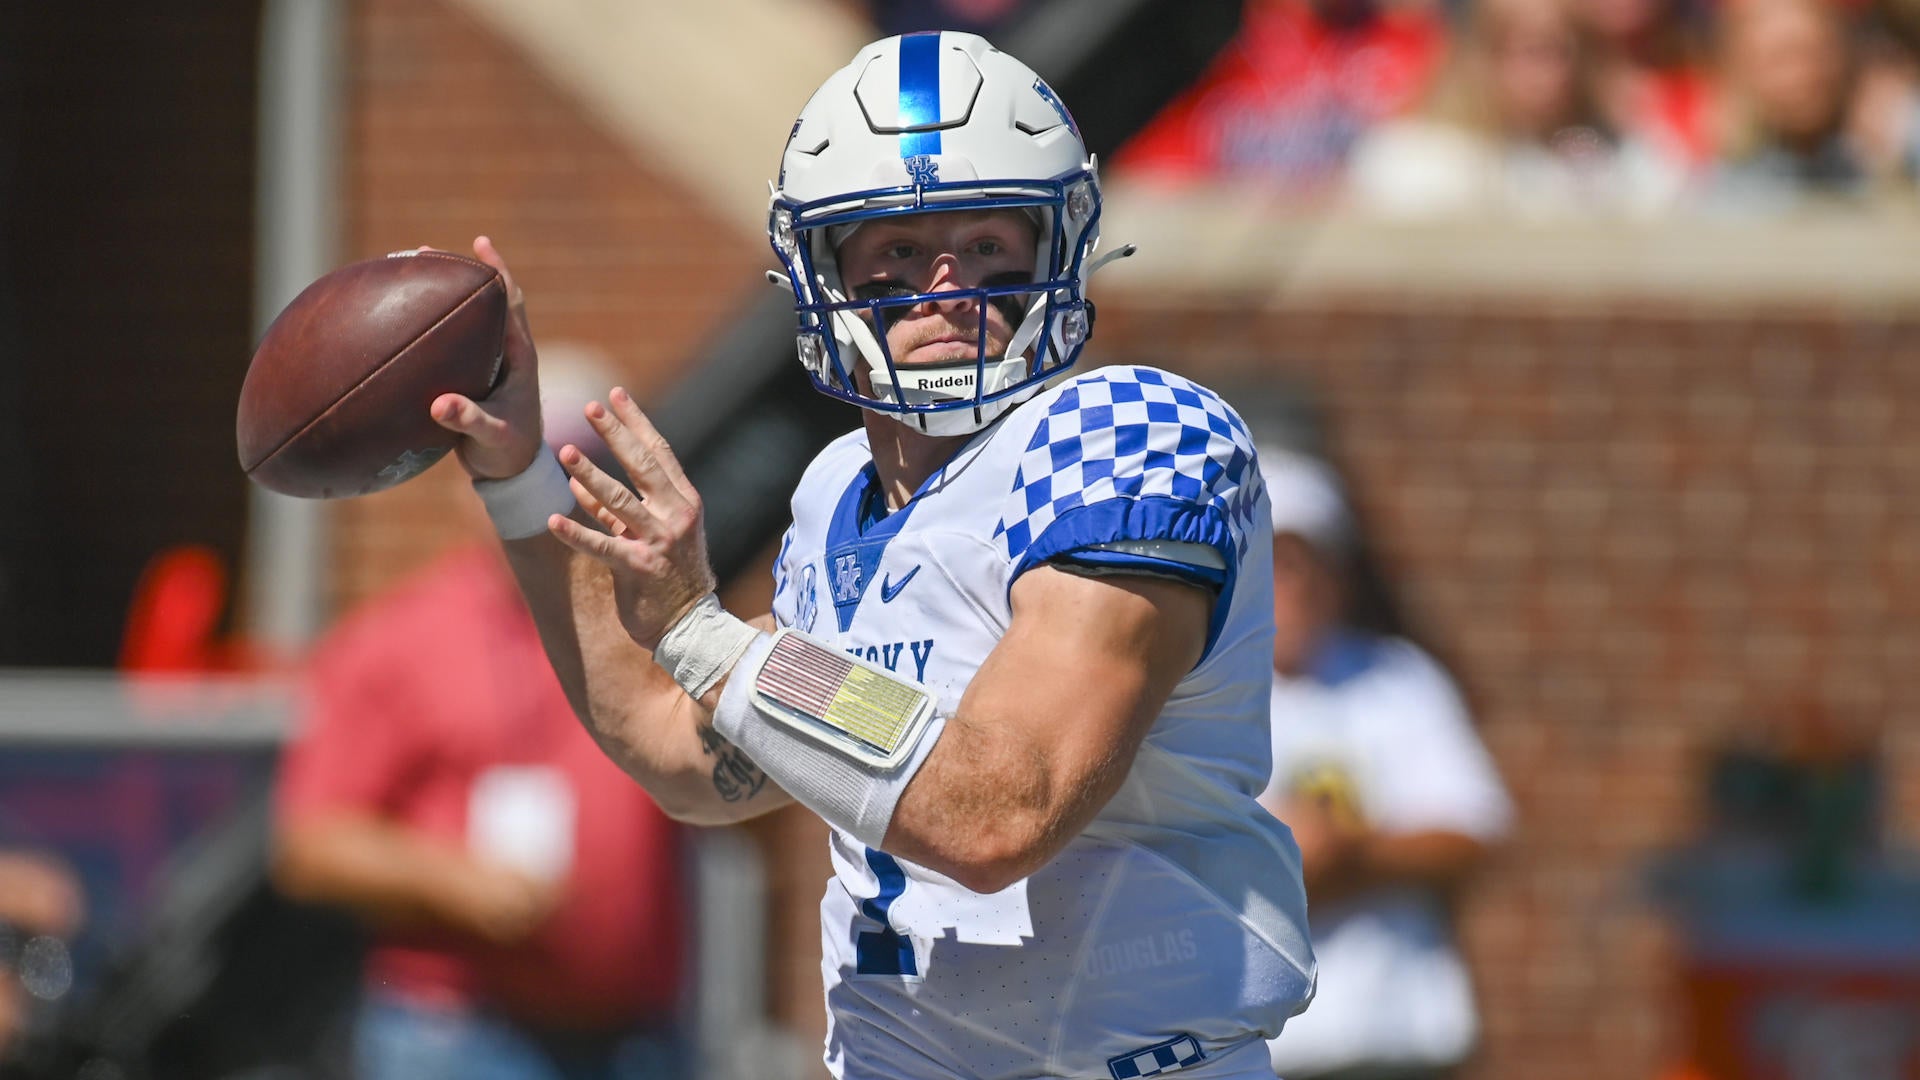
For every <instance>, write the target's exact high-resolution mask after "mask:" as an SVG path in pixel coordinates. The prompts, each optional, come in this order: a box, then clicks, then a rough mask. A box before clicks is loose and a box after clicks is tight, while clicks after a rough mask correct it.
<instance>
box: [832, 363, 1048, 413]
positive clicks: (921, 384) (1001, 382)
mask: <svg viewBox="0 0 1920 1080" xmlns="http://www.w3.org/2000/svg"><path fill="white" fill-rule="evenodd" d="M895 370H896V371H897V372H898V373H899V375H900V383H899V385H898V386H896V385H894V382H893V380H892V379H890V378H888V377H887V369H886V368H884V367H874V366H871V365H870V366H869V367H868V374H869V375H871V376H872V378H873V389H874V393H875V394H876V396H879V397H883V398H886V399H889V400H892V401H895V402H898V403H900V404H903V405H932V404H938V403H941V402H948V401H972V400H973V399H974V397H975V396H976V390H975V386H974V383H975V381H976V378H977V376H978V373H979V366H978V365H977V364H976V363H975V362H974V361H972V360H960V361H956V362H954V363H951V364H936V365H933V366H930V367H913V368H896V369H895ZM1026 370H1027V365H1026V362H1025V361H1024V360H1021V359H1020V358H1019V357H1014V358H1012V359H1003V360H996V359H994V358H992V357H988V358H987V367H986V371H987V384H986V386H985V388H983V389H980V390H979V391H978V395H979V396H983V397H984V396H986V395H990V394H996V393H999V392H1000V391H1002V390H1005V389H1006V388H1007V387H1009V386H1012V385H1013V384H1014V383H1016V382H1019V381H1020V378H1021V376H1023V375H1024V374H1026Z"/></svg>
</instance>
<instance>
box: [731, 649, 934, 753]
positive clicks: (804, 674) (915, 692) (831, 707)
mask: <svg viewBox="0 0 1920 1080" xmlns="http://www.w3.org/2000/svg"><path fill="white" fill-rule="evenodd" d="M753 689H754V694H755V696H756V697H758V698H759V699H760V701H761V703H762V704H763V705H764V706H767V707H769V708H770V709H771V710H772V711H773V712H774V713H775V714H776V715H778V716H779V717H780V718H781V719H783V720H786V721H787V722H789V723H790V724H794V725H796V726H798V727H800V728H801V729H802V730H804V731H807V732H808V733H809V734H811V735H813V736H814V737H815V738H825V739H828V740H830V741H832V742H835V743H837V744H839V745H840V746H841V748H843V749H846V750H849V751H851V752H852V753H853V754H854V755H855V756H857V757H859V758H861V759H863V760H866V761H870V762H873V763H875V764H881V765H888V766H891V765H895V764H898V763H899V760H900V758H902V757H904V756H905V755H906V752H907V751H908V750H911V749H912V742H913V740H912V738H911V736H913V735H915V734H917V732H918V729H919V727H920V726H921V725H922V724H923V723H924V722H925V721H926V720H927V719H928V718H929V717H931V715H932V712H933V699H932V698H931V697H930V696H929V695H928V694H927V692H926V691H925V690H922V689H921V688H920V687H919V686H916V685H915V684H913V683H911V682H907V681H905V680H903V679H901V678H899V677H897V676H894V675H891V674H888V673H887V672H885V671H883V670H881V669H879V668H877V667H874V666H872V665H869V664H867V663H866V662H864V661H862V660H858V659H856V658H854V657H852V656H849V655H847V654H845V653H842V652H837V651H835V650H834V649H832V648H830V647H828V646H826V645H822V644H821V643H819V642H817V641H814V640H812V639H811V638H808V637H807V636H805V635H804V634H797V633H794V632H793V631H791V630H786V631H782V632H781V634H780V636H779V638H778V640H776V641H775V642H774V643H773V649H772V650H771V651H770V652H768V654H767V659H766V661H765V662H764V663H762V664H761V665H760V670H759V672H758V673H756V674H755V675H754V680H753Z"/></svg>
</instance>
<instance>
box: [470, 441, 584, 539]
mask: <svg viewBox="0 0 1920 1080" xmlns="http://www.w3.org/2000/svg"><path fill="white" fill-rule="evenodd" d="M473 490H474V493H475V494H477V495H479V496H480V502H481V503H482V504H484V505H485V506H486V508H487V516H488V517H490V518H492V519H493V528H494V531H495V532H497V533H499V534H500V539H502V540H525V539H526V538H528V537H530V536H539V535H540V534H541V533H543V532H546V531H547V518H548V517H550V516H552V515H554V514H571V513H573V508H574V501H573V489H572V488H569V487H568V486H567V470H565V469H563V468H561V467H560V459H559V458H557V457H555V456H554V455H553V451H552V450H551V449H550V448H548V447H546V446H542V447H541V448H540V453H538V454H536V455H535V456H534V459H533V464H531V465H528V466H527V467H526V468H525V469H523V470H521V471H520V473H519V475H517V476H509V477H507V478H506V479H504V480H475V481H474V482H473Z"/></svg>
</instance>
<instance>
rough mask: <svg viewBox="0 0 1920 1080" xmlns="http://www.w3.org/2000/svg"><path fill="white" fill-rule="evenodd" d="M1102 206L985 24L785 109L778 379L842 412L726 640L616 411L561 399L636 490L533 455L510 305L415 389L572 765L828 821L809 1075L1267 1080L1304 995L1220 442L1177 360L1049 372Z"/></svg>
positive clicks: (626, 419)
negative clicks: (568, 718)
mask: <svg viewBox="0 0 1920 1080" xmlns="http://www.w3.org/2000/svg"><path fill="white" fill-rule="evenodd" d="M1100 214H1101V196H1100V183H1099V178H1098V175H1097V172H1096V168H1095V163H1094V161H1093V160H1092V159H1091V158H1090V157H1089V155H1088V154H1087V152H1086V148H1085V146H1084V144H1083V142H1082V141H1081V138H1080V133H1079V129H1078V128H1077V126H1076V125H1075V123H1074V120H1073V117H1072V116H1071V115H1070V114H1069V113H1068V112H1067V109H1066V107H1065V106H1064V105H1063V104H1062V103H1061V101H1060V99H1059V98H1058V97H1057V96H1056V95H1055V94H1054V92H1053V91H1052V89H1051V88H1050V87H1049V86H1048V85H1047V84H1046V82H1045V81H1043V80H1042V79H1040V78H1039V77H1038V76H1037V75H1035V74H1034V72H1033V71H1032V70H1030V69H1029V68H1027V67H1026V66H1025V65H1024V64H1022V63H1020V62H1019V61H1018V60H1016V59H1014V58H1013V57H1011V56H1008V55H1007V54H1005V53H1002V52H999V51H998V50H996V49H994V48H993V47H992V46H991V45H989V44H988V43H987V42H986V41H984V40H982V39H981V38H978V37H975V36H972V35H968V34H960V33H953V32H946V33H927V34H913V35H907V36H905V37H897V38H889V39H886V40H884V41H880V42H876V43H874V44H873V45H870V46H868V47H867V48H865V49H863V50H862V51H861V52H860V54H859V55H858V56H856V57H855V58H854V60H853V62H852V63H851V64H849V65H848V66H847V67H845V68H843V69H842V70H840V71H839V72H837V73H835V74H834V75H833V76H832V77H830V78H829V79H828V80H827V81H826V83H825V84H824V85H822V86H821V88H820V89H819V91H818V92H817V93H816V94H815V95H814V96H813V98H812V99H811V100H810V101H809V102H808V103H807V105H806V107H805V108H804V109H803V110H802V111H801V113H800V117H799V120H798V121H797V122H796V123H795V124H794V126H793V130H792V133H791V135H790V136H789V138H788V140H787V146H786V151H785V154H784V157H783V159H782V161H781V168H780V176H779V181H778V183H777V185H776V187H775V191H774V194H773V199H772V204H771V207H770V213H769V224H768V232H769V237H770V240H771V242H772V245H773V250H774V252H775V254H776V255H777V256H778V257H779V259H780V262H781V264H782V265H783V266H784V268H785V274H784V275H775V277H776V278H778V279H779V280H780V281H781V282H782V283H783V284H784V285H785V286H786V287H789V288H791V289H792V292H793V296H794V303H795V313H796V318H797V325H796V333H797V345H796V351H797V353H798V356H799V359H800V362H801V364H802V366H803V367H804V368H805V369H806V372H807V374H808V377H809V378H811V379H812V380H813V383H814V385H815V386H816V387H817V388H818V389H819V390H820V391H821V392H823V393H826V394H830V395H832V396H834V397H837V398H840V399H842V400H845V401H848V402H851V403H853V404H855V405H857V406H859V407H860V408H861V409H862V410H864V411H863V413H862V416H861V420H862V423H861V425H860V427H859V428H857V429H856V430H854V431H851V432H849V433H848V434H847V435H845V436H843V437H842V438H840V439H838V440H837V441H835V442H834V443H833V444H832V445H830V446H829V447H828V448H827V449H826V450H824V451H823V452H821V454H820V455H819V456H818V457H817V458H816V459H815V460H814V461H813V463H812V464H811V465H810V466H809V467H808V469H807V470H806V473H805V475H804V477H803V478H802V480H801V481H800V484H799V486H798V488H797V490H796V491H795V492H794V495H793V524H792V527H791V528H790V529H789V530H788V531H787V534H786V538H785V541H784V542H783V543H782V545H781V548H780V554H779V559H778V565H777V567H776V571H775V573H776V577H777V582H776V591H775V597H774V604H773V608H774V610H773V611H772V613H771V614H770V615H768V616H763V617H761V618H758V619H755V620H753V621H751V622H746V621H742V620H741V619H739V618H737V617H735V616H734V615H732V614H730V613H728V612H726V611H725V610H723V609H722V608H721V607H720V605H719V603H718V601H717V600H716V599H715V598H714V595H713V589H714V578H713V573H712V571H711V570H710V569H709V566H708V563H707V558H706V548H705V540H704V535H703V532H702V526H701V512H700V498H699V495H698V493H697V492H695V491H694V490H693V488H692V487H691V485H690V484H689V483H688V482H687V479H686V477H685V475H684V473H683V472H682V471H681V470H680V468H679V467H678V465H677V464H676V463H675V461H674V458H673V454H672V451H671V450H670V449H669V448H668V447H667V445H666V444H665V442H664V441H663V440H662V439H661V438H660V436H659V435H658V433H657V432H655V430H654V429H653V427H652V426H651V425H650V424H649V423H648V421H647V418H646V417H645V416H644V415H642V413H641V412H640V410H639V409H638V408H637V407H636V406H635V405H634V403H633V401H632V400H631V398H629V397H628V396H627V395H626V394H625V393H623V392H622V391H620V390H617V389H616V390H614V391H613V392H612V393H610V394H609V397H608V401H607V402H606V403H605V404H601V403H595V404H593V405H590V406H588V409H587V413H588V418H589V419H590V420H591V421H592V423H593V424H594V426H595V428H596V429H597V430H598V431H600V432H601V433H602V434H603V435H604V437H605V438H606V440H607V441H608V443H609V444H610V445H611V446H612V447H613V449H614V451H615V452H616V454H617V455H618V456H619V458H620V459H621V461H622V463H623V464H624V465H625V466H626V468H627V471H628V473H629V475H630V477H631V486H626V485H622V484H620V483H618V482H616V481H615V480H613V479H611V478H610V477H608V476H607V475H606V474H604V473H602V472H600V471H599V470H598V469H596V468H594V467H593V465H592V464H591V463H590V462H588V461H587V460H586V459H585V458H584V457H583V456H581V455H580V454H579V453H578V452H576V451H575V450H573V449H572V448H570V447H569V448H566V449H564V450H563V451H562V452H561V453H560V455H559V456H558V457H557V458H556V457H554V456H553V455H550V454H545V453H542V452H541V442H540V438H539V428H538V418H537V399H538V389H537V385H536V383H537V380H536V374H535V360H534V350H533V346H532V342H531V339H530V337H529V336H528V333H527V328H526V323H525V320H524V317H523V314H517V315H516V318H515V320H514V322H513V328H512V330H511V331H510V342H509V346H508V352H509V355H508V359H507V375H506V377H505V381H504V383H503V385H502V386H501V387H500V388H499V389H498V390H496V391H495V392H494V394H493V395H492V396H491V397H489V398H488V399H487V400H486V401H484V402H481V403H475V402H473V401H470V400H468V399H466V398H463V397H459V396H457V395H447V396H445V397H443V398H441V399H440V400H438V401H436V402H435V403H434V406H433V410H434V416H435V417H436V418H437V419H438V420H440V422H441V423H443V424H445V425H446V426H447V427H449V428H451V429H453V430H454V431H457V432H460V433H461V434H463V435H464V436H466V438H465V439H463V440H462V446H461V448H460V457H461V460H462V461H463V463H464V464H465V466H466V468H467V469H468V471H469V472H470V473H471V474H472V475H473V477H474V478H475V488H476V490H477V491H478V492H479V493H480V495H481V497H482V499H483V501H484V502H485V503H486V505H487V507H488V509H489V511H490V513H491V514H492V515H493V518H494V522H495V524H496V526H497V528H498V530H499V532H500V534H501V536H502V537H503V539H504V540H505V541H506V547H507V550H508V555H509V558H510V560H511V562H512V564H513V566H514V569H515V572H516V574H517V575H518V577H519V580H520V583H521V586H522V589H523V591H524V592H525V594H526V597H527V600H528V602H529V604H530V605H531V606H532V609H533V612H534V614H535V616H536V618H537V620H538V621H539V624H540V627H541V631H542V635H543V638H544V640H545V643H546V646H547V649H548V651H549V654H550V657H551V660H552V662H553V665H554V668H555V670H556V671H557V672H558V674H559V676H560V679H561V682H562V683H563V684H564V685H565V687H566V688H567V691H568V693H569V694H570V695H571V697H572V699H573V702H574V704H575V707H576V708H577V710H578V711H579V713H580V715H581V717H582V718H583V720H584V721H585V723H586V724H587V725H588V727H589V728H590V729H591V730H592V731H593V733H594V734H595V736H596V737H597V738H598V739H599V740H600V743H601V745H602V746H604V747H605V748H606V751H607V752H608V753H609V754H610V755H611V756H612V757H613V758H614V759H615V760H617V761H619V762H620V763H621V764H622V765H623V766H624V767H625V768H626V769H627V770H628V771H629V772H630V773H631V774H632V775H633V776H634V777H635V778H636V779H637V780H639V781H640V782H641V783H642V784H644V785H646V786H647V788H648V789H649V790H650V791H651V792H652V793H653V794H654V795H655V797H656V798H657V799H658V801H659V802H660V803H661V805H662V806H663V807H665V808H666V809H667V810H668V812H669V813H672V814H674V815H676V816H678V817H680V818H683V819H685V820H688V821H696V822H713V823H720V822H730V821H738V820H741V819H744V818H748V817H751V816H753V815H756V814H760V813H764V812H766V811H768V810H770V809H773V808H775V807H778V806H782V805H785V804H786V803H788V802H789V801H792V800H798V801H799V802H801V803H803V804H805V805H806V806H808V807H809V808H811V809H812V810H813V811H814V812H816V813H818V814H819V815H820V816H821V817H822V818H824V819H825V820H826V821H827V822H828V823H829V824H830V825H831V826H832V827H833V840H832V858H833V865H834V870H835V876H834V878H833V880H832V882H831V883H830V884H829V885H828V888H827V894H826V897H825V898H824V899H823V901H822V903H821V932H822V937H823V943H824V949H825V959H824V970H825V976H826V983H827V1001H828V1009H829V1014H830V1031H829V1035H828V1042H827V1048H826V1059H827V1063H828V1066H829V1068H830V1069H831V1070H832V1072H833V1073H834V1075H835V1076H839V1077H846V1078H868V1077H873V1078H878V1077H889V1078H900V1077H910V1078H911V1077H926V1078H934V1077H963V1076H964V1077H1036V1076H1071V1077H1134V1076H1157V1075H1172V1074H1175V1073H1178V1074H1181V1075H1182V1076H1183V1077H1188V1076H1190V1077H1256V1076H1271V1071H1270V1069H1269V1068H1268V1065H1267V1054H1266V1044H1265V1041H1264V1040H1265V1039H1266V1038H1267V1037H1270V1036H1272V1035H1274V1034H1276V1033H1277V1032H1278V1031H1279V1030H1280V1028H1281V1026H1282V1025H1283V1024H1284V1023H1285V1021H1286V1020H1287V1018H1288V1017H1289V1016H1291V1015H1293V1014H1294V1013H1296V1012H1298V1011H1299V1010H1300V1009H1301V1008H1303V1007H1304V1006H1305V1004H1306V1002H1307V1000H1308V998H1309V997H1310V995H1311V993H1312V987H1313V981H1314V964H1313V958H1312V952H1311V948H1310V946H1309V944H1308V938H1307V935H1306V932H1305V922H1306V920H1305V902H1304V899H1303V894H1302V890H1301V884H1300V866H1299V853H1298V850H1297V848H1296V847H1295V845H1294V843H1293V841H1292V839H1291V836H1290V835H1289V833H1288V831H1287V829H1286V828H1285V826H1283V825H1281V824H1280V823H1279V822H1278V821H1276V820H1275V819H1274V818H1273V817H1272V816H1271V815H1269V814H1268V813H1266V812H1265V811H1264V810H1262V809H1261V808H1260V807H1259V805H1258V803H1257V802H1256V800H1255V796H1256V795H1257V794H1258V793H1259V792H1260V791H1261V790H1262V789H1263V788H1264V787H1265V786H1266V782H1267V773H1268V760H1269V744H1268V732H1267V708H1268V706H1267V702H1268V677H1269V673H1268V669H1269V666H1270V665H1269V657H1270V655H1271V651H1272V640H1273V621H1272V612H1271V606H1270V602H1269V598H1270V595H1271V591H1272V589H1271V574H1272V564H1271V559H1272V550H1271V543H1270V538H1269V537H1270V528H1271V525H1270V518H1269V512H1268V507H1267V499H1266V495H1265V492H1264V489H1263V485H1262V482H1261V480H1260V475H1259V472H1258V469H1257V467H1256V464H1255V461H1254V450H1253V444H1252V442H1251V441H1250V439H1249V437H1248V434H1247V430H1246V427H1245V425H1244V424H1242V422H1241V420H1240V418H1239V417H1238V416H1237V415H1236V414H1235V413H1234V411H1233V410H1232V409H1231V408H1229V407H1228V406H1227V405H1226V403H1224V402H1223V401H1221V400H1220V398H1219V397H1217V396H1216V395H1214V394H1213V393H1212V392H1211V391H1209V390H1207V389H1206V388H1205V387H1202V386H1199V385H1197V384H1195V383H1192V382H1189V381H1188V380H1186V379H1184V378H1181V377H1179V376H1177V375H1174V374H1170V373H1168V372H1165V371H1160V370H1156V369H1153V368H1146V367H1115V368H1105V369H1101V370H1097V371H1091V372H1087V373H1083V374H1077V375H1076V374H1075V373H1074V372H1073V370H1072V368H1073V365H1074V362H1075V360H1076V359H1077V358H1078V356H1079V355H1080V352H1081V349H1082V347H1083V346H1084V345H1085V344H1086V341H1087V338H1088V335H1089V334H1090V333H1091V331H1092V328H1093V307H1092V305H1091V304H1090V303H1089V302H1088V301H1087V298H1086V282H1087V279H1088V277H1089V276H1091V274H1092V273H1093V272H1094V270H1095V269H1096V268H1097V267H1098V266H1099V265H1100V262H1101V261H1102V260H1099V259H1096V258H1095V257H1094V251H1095V247H1096V243H1097V240H1098V237H1099V223H1100ZM475 250H476V252H477V253H478V254H479V255H480V256H481V257H482V258H484V259H486V260H487V261H489V262H490V263H492V264H493V265H495V266H496V267H499V268H500V269H501V270H502V272H503V273H504V272H505V265H504V263H503V262H502V261H501V259H500V256H499V254H498V252H497V251H495V250H494V249H493V247H492V245H491V244H490V243H489V242H487V241H486V240H485V238H482V239H480V240H477V241H476V242H475ZM1130 252H1131V249H1130V248H1122V249H1120V251H1118V252H1116V253H1115V254H1116V255H1117V254H1127V253H1130ZM1109 257H1112V256H1109ZM514 295H515V296H516V297H517V296H518V291H517V289H516V290H514ZM523 310H524V309H523V308H522V307H520V306H519V305H516V311H517V312H523ZM576 503H577V505H576ZM635 643H638V645H639V646H640V649H635V648H634V644H635ZM642 650H644V651H642Z"/></svg>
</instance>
